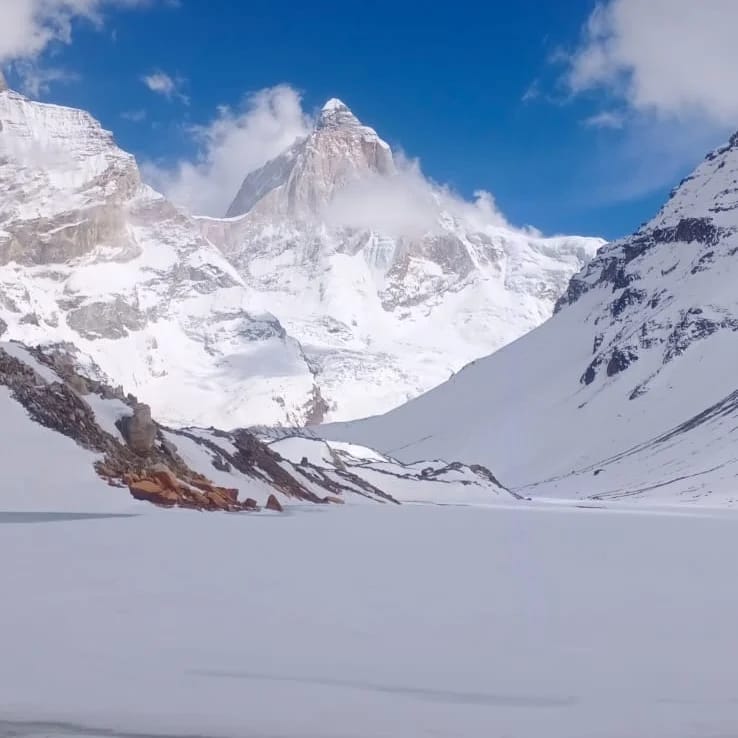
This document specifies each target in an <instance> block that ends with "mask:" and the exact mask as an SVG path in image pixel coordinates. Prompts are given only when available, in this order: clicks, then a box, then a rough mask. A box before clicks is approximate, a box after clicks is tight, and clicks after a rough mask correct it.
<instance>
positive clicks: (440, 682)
mask: <svg viewBox="0 0 738 738" xmlns="http://www.w3.org/2000/svg"><path fill="white" fill-rule="evenodd" d="M685 512H686V511H685ZM688 513H689V514H681V515H678V514H672V513H658V512H654V511H650V510H647V509H644V508H642V509H641V511H640V513H634V512H632V511H629V510H622V511H621V512H618V511H617V510H591V509H587V510H582V509H576V508H569V507H563V506H561V507H560V508H545V507H531V506H521V505H516V506H515V508H514V509H510V508H504V507H500V508H495V509H489V508H488V509H485V508H434V507H428V506H417V505H415V506H407V507H402V508H399V507H396V506H380V505H375V506H362V507H346V508H325V507H322V508H309V509H303V510H295V511H293V513H292V514H289V515H283V516H267V515H258V516H257V515H250V516H249V515H247V516H244V515H216V516H213V515H202V514H199V513H192V512H187V511H181V512H176V511H175V512H166V513H161V514H156V515H141V516H137V517H134V518H128V519H109V520H80V521H64V520H59V521H56V522H54V521H50V520H48V518H47V519H46V522H44V518H43V517H42V516H38V517H36V518H30V517H29V516H26V517H25V518H24V519H25V520H26V521H27V522H26V523H21V522H20V521H19V520H18V519H13V518H10V517H8V516H4V515H3V514H2V513H0V560H2V561H3V562H5V566H4V567H3V574H2V588H3V589H2V591H3V606H2V613H1V614H0V622H1V623H2V625H3V634H4V637H3V641H2V642H3V649H2V667H1V668H0V694H2V700H1V701H0V734H3V735H9V736H10V735H12V736H19V737H23V736H25V738H63V737H66V738H80V736H103V735H104V736H110V737H111V738H115V737H116V736H132V735H140V736H157V735H159V736H164V735H166V736H222V737H224V738H226V737H231V736H232V737H233V738H265V737H266V736H269V737H270V738H272V737H273V738H307V737H310V738H318V737H320V738H379V737H380V736H381V737H382V738H400V737H403V738H404V737H405V736H408V737H409V736H412V738H430V737H431V736H432V737H433V738H483V737H485V736H511V737H514V738H543V737H545V738H646V737H647V738H707V737H708V736H709V737H710V738H713V737H715V738H717V736H723V737H725V738H728V736H735V735H736V734H738V704H737V703H736V699H735V681H736V665H735V648H734V644H735V623H736V621H738V592H736V588H735V587H732V586H730V585H729V583H730V582H731V581H732V579H733V576H734V568H735V564H734V562H735V560H736V557H737V556H738V519H737V518H736V515H735V514H733V513H732V512H731V511H727V512H726V511H720V512H719V513H714V514H713V515H709V514H707V513H705V512H704V511H703V512H700V511H698V510H696V509H695V510H689V511H688ZM624 542H627V545H624ZM687 544H688V545H687ZM696 552H698V555H697V554H696ZM43 723H47V724H45V725H44V724H43ZM60 723H61V724H60Z"/></svg>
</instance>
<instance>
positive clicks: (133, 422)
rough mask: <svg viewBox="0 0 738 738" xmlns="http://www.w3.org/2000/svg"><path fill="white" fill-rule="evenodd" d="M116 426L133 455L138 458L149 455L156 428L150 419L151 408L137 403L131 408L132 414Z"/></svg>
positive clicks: (154, 439)
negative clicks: (136, 455)
mask: <svg viewBox="0 0 738 738" xmlns="http://www.w3.org/2000/svg"><path fill="white" fill-rule="evenodd" d="M118 425H119V428H120V432H121V433H122V434H123V437H124V438H125V439H126V443H128V445H129V446H130V447H131V449H132V450H133V451H134V452H135V453H137V454H138V455H139V456H147V455H148V454H149V453H151V449H152V448H153V447H154V441H156V435H157V432H158V428H157V425H156V423H155V422H154V421H153V420H152V419H151V408H150V407H149V406H148V405H144V404H143V403H137V404H136V405H135V406H134V408H133V414H132V415H129V416H128V417H125V418H122V419H121V420H120V421H119V423H118Z"/></svg>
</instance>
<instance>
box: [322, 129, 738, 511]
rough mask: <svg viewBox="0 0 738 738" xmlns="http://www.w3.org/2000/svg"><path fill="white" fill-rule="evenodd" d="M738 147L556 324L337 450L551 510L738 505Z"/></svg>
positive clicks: (705, 171) (605, 266)
mask: <svg viewBox="0 0 738 738" xmlns="http://www.w3.org/2000/svg"><path fill="white" fill-rule="evenodd" d="M736 182H738V135H736V136H734V137H733V138H732V139H731V141H730V142H729V143H728V144H727V145H726V146H724V147H722V148H720V149H718V150H716V151H714V152H713V153H711V154H710V155H708V157H707V158H706V160H705V161H704V162H703V163H702V164H701V165H700V166H699V167H698V168H697V169H696V171H695V172H694V173H693V174H692V175H691V176H690V177H688V178H687V179H685V180H684V181H683V182H682V183H681V184H680V186H679V187H677V188H676V189H675V190H674V192H673V193H672V195H671V198H670V199H669V201H668V202H667V203H666V205H665V206H664V207H663V208H662V209H661V211H660V212H659V213H658V214H657V216H656V217H655V218H654V219H653V220H651V221H650V222H649V223H647V224H646V225H644V226H643V227H642V228H641V229H640V230H639V231H638V232H637V233H635V234H634V235H633V236H631V237H629V238H626V239H623V240H622V241H618V242H616V243H612V244H610V245H608V246H606V247H604V248H603V249H602V250H600V252H599V253H598V255H597V257H596V258H595V259H594V260H593V261H591V262H590V263H589V264H588V265H587V266H586V267H585V268H584V269H583V270H582V271H581V272H580V273H579V274H578V275H576V276H575V277H574V278H573V279H572V280H571V283H570V285H569V288H568V290H567V292H566V294H565V295H564V297H562V299H561V300H560V301H559V304H558V309H557V313H556V315H555V316H554V317H553V318H552V319H551V320H549V321H548V322H546V323H545V324H543V325H542V326H541V327H540V328H538V329H536V330H534V331H532V332H531V333H529V334H528V335H526V336H524V337H523V338H521V339H520V340H518V341H516V342H515V343H513V344H512V345H510V346H508V347H506V348H504V349H503V350H501V351H499V352H498V353H496V354H494V355H492V356H490V357H488V358H486V359H482V360H480V361H476V362H474V363H473V364H471V365H470V366H468V367H467V368H465V369H464V370H463V371H461V372H459V373H458V374H457V375H456V376H455V377H453V378H452V379H451V380H450V381H449V382H447V383H445V384H444V385H442V386H441V387H439V388H437V389H436V390H434V391H431V392H429V393H427V394H425V395H423V396H422V397H419V398H418V399H416V400H414V401H412V402H409V403H408V404H407V405H405V406H403V407H401V408H399V409H397V410H396V411H394V412H391V413H388V414H387V415H384V416H381V417H376V418H371V419H369V420H365V421H360V422H357V423H353V424H342V425H334V426H327V427H325V428H324V429H322V430H321V432H322V433H324V434H325V435H326V437H329V438H338V439H343V440H351V441H354V442H359V443H364V444H367V445H370V446H374V447H376V448H378V449H381V450H383V451H385V452H387V453H391V454H392V455H394V456H397V457H399V458H401V459H404V460H406V461H407V460H411V459H413V458H416V457H418V458H420V457H427V456H429V455H430V456H433V457H436V456H438V457H448V458H455V459H461V460H463V461H465V462H467V463H473V462H479V463H483V464H485V465H489V466H490V467H492V468H494V469H495V471H496V473H499V475H500V478H501V480H502V482H503V483H505V484H507V485H509V486H511V487H512V488H513V489H516V490H517V491H519V492H520V491H522V492H526V493H534V494H540V495H561V496H591V495H602V496H608V497H618V496H623V495H628V496H631V495H632V496H640V495H646V494H647V495H648V496H649V497H656V498H658V497H663V498H664V499H667V500H674V499H679V500H685V499H686V500H691V499H699V500H702V501H705V500H710V499H714V500H718V501H721V502H726V501H727V502H732V501H735V500H738V435H737V434H738V400H737V399H736V392H737V391H738V379H737V378H736V373H735V367H736V365H738V340H737V337H738V296H737V294H738V293H736V284H738V185H737V184H736Z"/></svg>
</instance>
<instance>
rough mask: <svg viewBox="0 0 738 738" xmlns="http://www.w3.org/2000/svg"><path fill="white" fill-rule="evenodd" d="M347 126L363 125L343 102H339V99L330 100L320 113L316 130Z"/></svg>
mask: <svg viewBox="0 0 738 738" xmlns="http://www.w3.org/2000/svg"><path fill="white" fill-rule="evenodd" d="M347 125H348V126H358V125H361V123H360V122H359V119H358V118H357V117H356V116H355V115H354V114H353V113H352V112H351V110H350V109H349V107H348V105H346V103H344V102H343V100H339V99H338V98H337V97H333V98H331V99H330V100H328V102H327V103H326V104H325V105H324V106H323V108H322V110H321V111H320V115H319V116H318V122H317V125H316V129H318V130H320V129H321V128H335V127H338V126H347Z"/></svg>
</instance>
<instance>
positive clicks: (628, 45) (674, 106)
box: [565, 0, 738, 126]
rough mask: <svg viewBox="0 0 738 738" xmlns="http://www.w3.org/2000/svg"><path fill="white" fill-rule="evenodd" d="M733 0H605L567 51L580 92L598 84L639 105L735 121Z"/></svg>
mask: <svg viewBox="0 0 738 738" xmlns="http://www.w3.org/2000/svg"><path fill="white" fill-rule="evenodd" d="M736 28H738V2H736V0H702V1H701V2H697V1H696V0H647V1H646V0H606V1H605V2H601V3H599V4H598V5H597V6H596V8H595V10H594V11H593V12H592V14H591V15H590V17H589V19H588V21H587V23H586V26H585V28H584V30H583V37H582V41H581V44H580V45H579V47H578V48H577V49H576V50H575V51H574V52H573V53H572V54H571V55H569V57H568V69H567V72H566V76H565V81H566V83H567V85H568V87H569V89H570V90H571V92H573V93H575V94H578V93H582V92H586V91H592V90H604V91H605V92H607V93H608V94H610V95H612V96H615V97H616V98H619V99H621V100H622V101H624V102H625V103H626V104H627V105H628V106H629V107H630V108H631V109H633V110H634V111H637V112H639V113H645V114H656V115H660V116H676V117H685V116H686V117H694V116H701V117H703V118H704V119H706V120H708V121H710V122H712V123H713V124H715V125H720V126H724V125H731V126H735V125H737V123H738V95H735V94H734V91H735V90H736V89H738V44H736V41H735V39H736Z"/></svg>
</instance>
